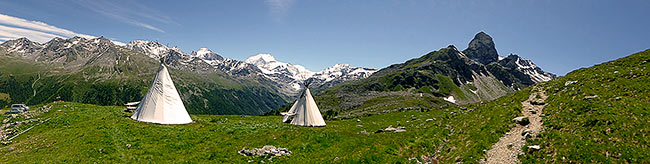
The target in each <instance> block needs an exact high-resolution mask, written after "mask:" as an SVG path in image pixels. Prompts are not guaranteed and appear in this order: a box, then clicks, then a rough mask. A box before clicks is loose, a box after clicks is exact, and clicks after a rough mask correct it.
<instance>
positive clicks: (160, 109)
mask: <svg viewBox="0 0 650 164" xmlns="http://www.w3.org/2000/svg"><path fill="white" fill-rule="evenodd" d="M131 118H132V119H134V120H137V121H142V122H152V123H159V124H187V123H191V122H192V118H190V115H189V114H187V110H185V105H183V101H181V97H180V96H179V95H178V91H177V90H176V87H175V86H174V82H172V79H171V77H170V76H169V72H168V71H167V67H165V65H163V64H161V65H160V68H159V69H158V74H156V77H155V78H154V79H153V83H152V84H151V88H149V91H148V92H147V95H145V96H144V98H142V101H140V105H138V108H136V110H135V112H134V113H133V116H131Z"/></svg>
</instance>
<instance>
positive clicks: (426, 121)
mask: <svg viewBox="0 0 650 164" xmlns="http://www.w3.org/2000/svg"><path fill="white" fill-rule="evenodd" d="M425 121H426V122H429V121H433V119H432V118H430V119H427V120H425Z"/></svg>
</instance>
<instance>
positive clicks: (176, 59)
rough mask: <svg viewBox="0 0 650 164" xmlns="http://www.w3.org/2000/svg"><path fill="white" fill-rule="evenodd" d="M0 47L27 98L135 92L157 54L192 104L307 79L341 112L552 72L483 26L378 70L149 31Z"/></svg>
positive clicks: (251, 107) (221, 105) (217, 107)
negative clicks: (499, 47)
mask: <svg viewBox="0 0 650 164" xmlns="http://www.w3.org/2000/svg"><path fill="white" fill-rule="evenodd" d="M0 57H1V58H3V60H5V61H7V62H5V63H6V64H2V65H0V82H1V83H3V84H5V85H3V87H2V88H0V93H3V94H5V95H9V96H4V97H8V98H7V99H10V100H11V102H12V103H27V104H39V103H46V102H50V101H56V100H63V101H74V102H83V103H92V104H99V105H121V104H123V103H126V102H131V101H138V100H139V99H141V97H142V96H143V94H144V93H146V90H147V87H148V85H149V84H148V83H149V82H150V80H151V78H152V77H153V74H154V73H155V70H156V68H157V67H158V66H157V65H158V63H160V62H163V63H164V64H166V65H168V66H169V67H170V70H171V74H172V77H173V79H174V81H175V83H176V85H177V88H178V89H179V92H180V93H181V96H182V99H183V100H184V102H185V104H186V106H188V111H189V112H190V113H194V114H250V115H260V114H264V113H266V112H269V111H271V110H273V109H278V108H280V107H281V106H283V105H285V104H288V103H289V102H291V101H292V99H293V98H295V96H297V94H298V93H299V92H300V91H301V90H302V88H304V86H305V82H309V83H310V85H309V87H310V88H312V90H313V92H312V93H314V94H316V95H322V96H318V97H320V98H321V99H322V98H326V99H327V100H330V101H322V102H321V104H322V105H321V106H322V111H323V112H326V111H329V112H330V113H332V112H334V113H337V112H342V111H350V109H354V108H357V107H360V106H364V105H365V106H368V104H366V103H365V102H366V101H368V100H372V99H374V98H377V97H384V98H385V97H386V96H401V97H404V96H406V97H409V96H416V97H427V99H428V100H429V101H427V103H425V104H427V105H426V106H429V107H430V106H446V105H451V104H467V103H474V102H479V101H484V100H492V99H495V98H498V97H500V96H503V95H505V94H507V93H510V92H513V91H515V90H519V89H522V88H525V87H527V86H530V85H532V84H535V83H538V82H543V81H548V80H550V79H553V78H555V75H553V74H550V73H547V72H544V71H543V70H541V68H539V67H537V66H536V65H534V64H533V63H532V62H531V61H530V60H528V59H525V58H521V57H519V56H518V55H512V54H511V55H509V56H507V57H505V58H504V57H500V56H499V55H498V53H497V51H496V48H495V45H494V42H493V41H492V38H491V37H490V36H489V35H487V34H485V33H483V32H480V33H478V34H477V35H476V36H475V37H474V39H473V40H472V41H471V42H470V44H469V46H468V48H467V49H465V50H463V51H459V50H457V49H456V47H455V46H449V47H447V48H443V49H441V50H439V51H434V52H431V53H429V54H426V55H424V56H422V57H420V58H416V59H412V60H409V61H407V62H405V63H402V64H395V65H391V66H389V67H387V68H383V69H381V70H379V71H378V70H377V69H372V68H363V67H353V66H350V65H348V64H336V65H334V66H332V67H328V68H326V69H323V70H321V71H318V72H313V71H310V70H308V69H306V68H305V67H304V66H301V65H295V64H290V63H286V62H281V61H278V60H276V59H275V57H274V56H272V55H270V54H258V55H254V56H251V57H249V58H248V59H246V60H244V61H239V60H236V59H232V58H227V57H223V56H221V55H219V54H218V53H216V52H214V51H212V50H210V49H208V48H200V49H199V50H196V51H192V52H190V53H185V52H183V51H181V50H180V49H178V48H176V47H169V46H166V45H163V44H160V43H158V42H155V41H144V40H135V41H131V42H129V43H128V44H126V45H124V46H119V45H115V44H114V43H113V42H111V41H110V40H108V39H105V38H103V37H99V38H94V39H85V38H81V37H73V38H69V39H61V38H54V39H52V40H50V41H48V42H46V43H42V44H41V43H38V42H33V41H30V40H28V39H26V38H20V39H16V40H10V41H6V42H4V43H2V44H0ZM339 84H341V85H339ZM321 92H323V93H322V94H321ZM350 95H356V96H350ZM442 100H444V101H442ZM7 103H8V102H7ZM388 103H394V102H393V101H388ZM384 105H386V104H384ZM386 107H389V106H386ZM370 108H374V107H370ZM415 108H417V106H416V107H415ZM393 110H394V109H393ZM362 111H363V110H362ZM362 113H363V112H362Z"/></svg>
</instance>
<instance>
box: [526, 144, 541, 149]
mask: <svg viewBox="0 0 650 164" xmlns="http://www.w3.org/2000/svg"><path fill="white" fill-rule="evenodd" d="M539 149H541V147H539V145H533V146H528V150H539Z"/></svg>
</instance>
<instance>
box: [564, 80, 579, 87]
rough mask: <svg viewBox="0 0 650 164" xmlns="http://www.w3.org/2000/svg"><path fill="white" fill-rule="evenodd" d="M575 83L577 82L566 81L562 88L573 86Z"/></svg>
mask: <svg viewBox="0 0 650 164" xmlns="http://www.w3.org/2000/svg"><path fill="white" fill-rule="evenodd" d="M577 82H578V81H577V80H576V81H567V82H564V86H565V87H566V86H569V85H571V84H575V83H577Z"/></svg>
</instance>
